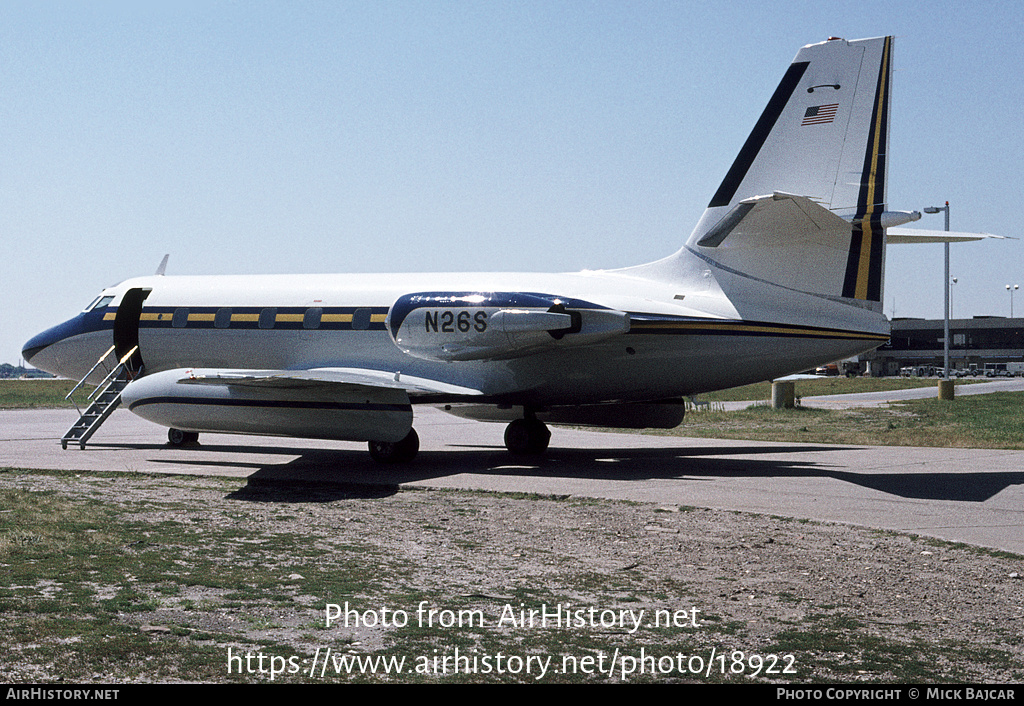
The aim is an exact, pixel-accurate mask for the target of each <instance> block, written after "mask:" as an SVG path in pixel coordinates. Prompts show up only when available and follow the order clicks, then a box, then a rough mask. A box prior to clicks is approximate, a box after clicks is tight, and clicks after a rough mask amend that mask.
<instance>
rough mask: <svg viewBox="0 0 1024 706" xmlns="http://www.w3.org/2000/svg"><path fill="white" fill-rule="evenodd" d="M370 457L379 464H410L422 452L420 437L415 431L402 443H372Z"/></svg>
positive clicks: (406, 436)
mask: <svg viewBox="0 0 1024 706" xmlns="http://www.w3.org/2000/svg"><path fill="white" fill-rule="evenodd" d="M369 446H370V457H371V458H372V459H373V460H374V461H376V462H377V463H409V462H410V461H412V460H413V459H414V458H416V454H417V452H418V451H419V450H420V437H419V435H417V434H416V430H415V429H410V430H409V433H408V434H406V435H405V438H404V439H402V440H401V441H371V442H370V443H369Z"/></svg>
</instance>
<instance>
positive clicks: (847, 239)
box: [687, 37, 892, 308]
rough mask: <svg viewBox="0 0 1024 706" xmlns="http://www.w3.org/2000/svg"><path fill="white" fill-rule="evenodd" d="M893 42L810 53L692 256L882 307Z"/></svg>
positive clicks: (718, 200)
mask: <svg viewBox="0 0 1024 706" xmlns="http://www.w3.org/2000/svg"><path fill="white" fill-rule="evenodd" d="M891 57H892V37H881V38H877V39H865V40H857V41H846V40H842V39H830V40H829V41H827V42H823V43H821V44H812V45H809V46H806V47H804V48H803V49H801V50H800V51H799V52H798V53H797V55H796V58H795V59H794V61H793V63H792V64H791V65H790V67H789V69H788V70H787V71H786V74H785V75H784V76H783V78H782V81H781V83H780V84H779V86H778V88H777V89H776V91H775V93H774V95H773V96H772V98H771V100H770V101H769V103H768V106H767V107H766V108H765V110H764V113H763V114H762V115H761V117H760V119H759V120H758V121H757V124H756V125H755V126H754V130H753V132H751V134H750V137H748V138H747V141H746V143H745V144H744V145H743V148H742V149H741V150H740V153H739V155H738V156H737V157H736V160H735V161H734V162H733V165H732V167H731V168H730V169H729V172H728V173H727V174H726V176H725V179H724V180H723V181H722V184H721V186H719V188H718V190H717V191H716V192H715V195H714V197H713V198H712V199H711V202H710V203H709V204H708V208H707V210H706V211H705V212H704V215H703V217H702V218H701V220H700V222H699V223H698V225H697V227H696V229H695V230H694V232H693V234H692V235H691V236H690V239H689V240H688V241H687V249H688V250H690V251H691V252H695V253H697V254H698V255H699V256H700V257H701V258H703V259H704V260H706V261H708V262H710V263H711V264H714V265H718V266H720V267H722V268H724V269H727V270H729V271H731V272H733V273H736V274H740V275H746V276H748V277H752V278H754V279H758V280H763V281H767V282H771V283H777V284H780V285H782V286H786V287H789V288H793V289H796V290H798V291H804V292H809V293H813V294H821V295H825V296H828V297H834V298H842V299H849V300H861V302H862V304H861V305H866V306H869V307H870V308H875V307H876V303H879V304H877V306H880V302H881V297H882V274H883V270H884V255H885V234H884V230H883V228H882V214H883V212H884V211H885V202H886V189H885V177H886V163H887V143H888V127H889V93H890V82H891V75H892V61H891Z"/></svg>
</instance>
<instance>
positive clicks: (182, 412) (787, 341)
mask: <svg viewBox="0 0 1024 706" xmlns="http://www.w3.org/2000/svg"><path fill="white" fill-rule="evenodd" d="M891 57H892V38H891V37H883V38H877V39H866V40H858V41H846V40H842V39H835V38H833V39H829V40H828V41H826V42H823V43H820V44H813V45H809V46H806V47H804V48H803V49H801V50H800V51H799V53H798V54H797V55H796V58H795V59H794V61H793V63H792V64H791V65H790V66H789V68H788V69H787V71H786V73H785V75H784V76H783V78H782V82H781V83H780V84H779V87H778V88H777V89H776V91H775V93H774V95H773V96H772V98H771V100H770V101H769V103H768V106H767V107H766V108H765V110H764V113H763V114H762V115H761V117H760V119H759V120H758V121H757V124H756V125H755V126H754V130H753V132H752V133H751V134H750V137H749V138H747V141H746V143H745V144H744V145H743V148H742V149H741V150H740V153H739V155H738V156H737V157H736V160H735V162H734V163H733V165H732V167H731V168H730V169H729V172H728V174H726V176H725V179H724V181H722V184H721V186H720V187H719V188H718V191H717V192H716V193H715V195H714V197H713V198H712V199H711V202H710V204H709V205H708V208H707V210H706V211H705V212H704V215H703V217H702V218H701V219H700V221H699V222H698V224H697V226H696V228H695V229H694V230H693V233H692V234H691V235H690V237H689V239H688V240H687V241H686V243H685V245H683V247H682V248H681V249H680V250H679V251H678V252H676V253H675V254H674V255H671V256H670V257H667V258H665V259H663V260H659V261H657V262H653V263H649V264H646V265H640V266H634V267H628V268H625V269H620V270H609V271H596V272H589V271H586V272H579V273H575V274H513V273H499V274H467V273H453V274H401V275H279V276H261V275H252V276H204V277H188V276H186V277H169V276H163V274H162V271H163V264H162V265H161V268H160V270H158V275H156V276H152V277H142V278H137V279H130V280H127V281H125V282H122V283H121V284H119V285H116V286H114V287H110V288H109V289H105V290H104V291H103V292H102V293H101V294H100V295H99V297H97V298H96V299H95V300H94V301H93V302H92V303H91V304H90V305H89V306H88V307H87V308H86V309H85V310H84V311H83V312H81V313H80V314H78V315H77V316H75V317H74V318H72V319H70V320H69V321H66V322H65V323H63V324H60V325H58V326H56V327H54V328H51V329H49V330H47V331H45V332H43V333H41V334H39V335H38V336H36V337H34V338H33V339H32V340H30V341H29V342H28V343H27V344H26V345H25V350H24V355H25V359H26V360H27V361H30V362H31V363H32V364H33V365H35V366H37V367H39V368H41V369H43V370H47V371H50V372H53V373H56V374H59V375H62V376H66V377H72V378H76V379H79V378H83V377H85V378H87V379H88V380H89V381H90V382H97V381H98V378H99V377H102V376H101V375H100V374H99V373H97V372H95V368H93V363H94V362H95V361H97V359H98V358H100V357H101V356H102V355H104V351H105V350H108V349H109V348H111V347H113V349H114V351H115V352H116V357H117V358H119V359H123V361H124V366H123V368H124V369H125V370H124V374H123V380H124V384H125V385H126V386H124V388H123V391H122V393H121V399H122V400H123V402H124V403H126V404H127V405H128V408H129V409H130V410H131V411H132V412H134V413H135V414H138V415H139V416H141V417H144V418H146V419H149V420H151V421H153V422H156V423H157V424H161V425H163V426H166V427H170V432H169V435H168V436H169V439H170V440H171V442H172V443H189V442H195V441H196V440H197V439H198V433H199V432H229V433H242V434H272V435H281V436H294V437H307V438H321V439H339V440H350V441H366V442H369V446H370V453H371V455H372V456H373V457H374V458H375V459H377V460H380V461H392V462H394V461H408V460H411V459H412V458H413V456H415V454H416V452H417V449H418V447H419V441H418V439H417V436H416V432H415V431H414V430H413V428H412V424H413V405H415V404H431V405H436V406H439V407H441V408H443V409H444V410H446V411H449V412H451V413H454V414H458V415H462V416H465V417H469V418H473V419H480V420H487V421H506V422H510V423H509V424H508V427H507V429H506V432H505V444H506V446H507V447H508V449H509V451H511V452H513V453H521V454H537V453H542V452H543V451H544V450H545V449H546V448H547V445H548V441H549V439H550V436H551V434H550V431H549V430H548V428H547V426H546V425H545V421H547V422H551V423H566V424H596V425H602V426H608V427H621V428H642V427H664V428H669V427H674V426H676V425H678V424H679V423H680V422H681V421H682V418H683V409H684V408H683V404H682V399H683V398H684V397H685V396H690V395H694V394H698V393H702V392H707V391H711V390H718V389H722V388H728V387H734V386H736V385H743V384H746V383H751V382H757V381H761V380H768V379H772V378H777V377H780V376H783V375H788V374H790V373H794V372H797V371H801V370H806V369H808V368H813V367H815V366H817V365H820V364H822V363H827V362H829V361H834V360H838V359H841V358H847V357H850V356H853V355H857V354H859V353H864V352H865V351H869V350H871V349H873V348H875V347H877V346H879V345H881V344H882V343H884V342H885V341H886V340H887V339H888V337H889V322H888V321H887V320H886V318H885V316H884V315H883V314H882V310H881V302H882V278H883V270H884V260H885V257H884V256H885V242H886V229H887V228H889V227H891V226H898V225H900V224H902V223H906V222H909V221H911V220H916V219H917V218H919V217H920V213H917V212H894V211H888V210H886V193H885V191H886V171H887V170H886V163H887V157H888V152H889V149H888V135H889V131H888V127H889V96H890V84H891V77H892V65H891ZM91 368H93V369H92V370H90V369H91ZM82 445H83V447H84V440H83V441H82Z"/></svg>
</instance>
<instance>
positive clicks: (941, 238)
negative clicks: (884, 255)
mask: <svg viewBox="0 0 1024 706" xmlns="http://www.w3.org/2000/svg"><path fill="white" fill-rule="evenodd" d="M989 238H995V239H997V240H1016V238H1008V237H1007V236H1005V235H992V234H991V233H961V232H958V231H955V230H925V229H923V228H889V229H888V230H886V232H885V242H887V243H888V244H889V245H905V244H907V243H966V242H969V241H971V240H987V239H989Z"/></svg>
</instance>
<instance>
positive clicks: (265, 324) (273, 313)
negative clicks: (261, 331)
mask: <svg viewBox="0 0 1024 706" xmlns="http://www.w3.org/2000/svg"><path fill="white" fill-rule="evenodd" d="M276 321H277V307H273V306H269V307H267V308H266V309H262V310H261V311H260V328H274V323H275V322H276Z"/></svg>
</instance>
